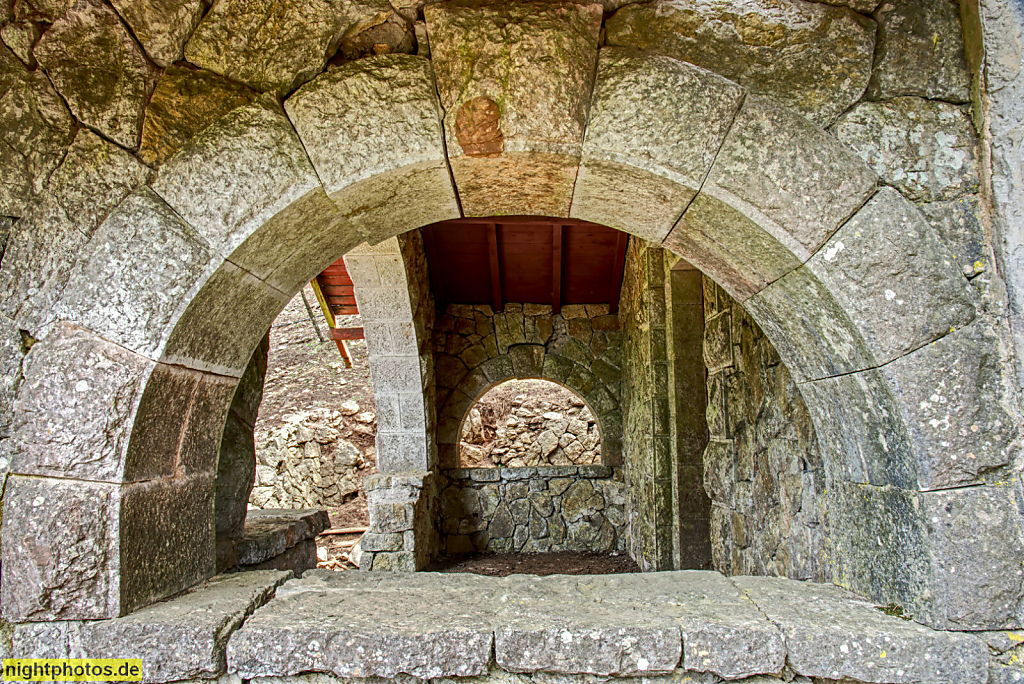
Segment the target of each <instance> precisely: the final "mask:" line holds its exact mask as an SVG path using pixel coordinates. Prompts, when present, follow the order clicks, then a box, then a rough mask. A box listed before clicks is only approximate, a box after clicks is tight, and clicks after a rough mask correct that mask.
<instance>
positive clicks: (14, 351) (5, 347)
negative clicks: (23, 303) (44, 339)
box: [0, 316, 25, 492]
mask: <svg viewBox="0 0 1024 684" xmlns="http://www.w3.org/2000/svg"><path fill="white" fill-rule="evenodd" d="M24 346H25V343H24V341H23V340H22V338H21V333H20V332H19V331H18V326H16V325H15V324H14V321H12V320H11V319H9V318H7V317H6V316H0V441H2V440H3V439H4V438H6V437H8V436H10V431H11V420H12V418H13V415H14V407H13V403H14V393H15V391H16V390H17V388H18V385H20V384H21V362H22V359H24V358H25V348H24ZM8 465H10V464H8ZM0 470H2V472H6V468H3V469H0ZM2 491H3V486H2V480H0V492H2Z"/></svg>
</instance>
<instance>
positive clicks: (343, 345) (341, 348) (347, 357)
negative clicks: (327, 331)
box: [331, 330, 352, 368]
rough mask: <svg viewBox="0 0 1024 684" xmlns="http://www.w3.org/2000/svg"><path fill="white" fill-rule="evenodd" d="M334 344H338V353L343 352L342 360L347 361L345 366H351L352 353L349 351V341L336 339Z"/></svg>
mask: <svg viewBox="0 0 1024 684" xmlns="http://www.w3.org/2000/svg"><path fill="white" fill-rule="evenodd" d="M331 332H334V331H333V330H332V331H331ZM334 344H336V345H338V353H339V354H341V360H342V361H344V362H345V368H351V367H352V355H351V354H349V353H348V343H347V342H345V340H334Z"/></svg>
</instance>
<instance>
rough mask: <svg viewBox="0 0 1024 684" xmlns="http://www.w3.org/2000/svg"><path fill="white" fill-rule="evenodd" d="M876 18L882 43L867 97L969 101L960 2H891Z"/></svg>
mask: <svg viewBox="0 0 1024 684" xmlns="http://www.w3.org/2000/svg"><path fill="white" fill-rule="evenodd" d="M875 19H876V20H877V21H878V45H877V47H876V50H875V68H874V70H873V71H872V73H871V81H870V82H869V83H868V91H867V94H868V97H870V98H871V99H872V100H887V99H890V98H893V97H899V96H901V95H916V96H917V97H926V98H928V99H931V100H946V101H950V102H967V101H968V100H969V99H970V96H971V92H970V88H971V73H970V71H969V70H968V66H967V59H966V57H965V56H964V40H963V29H961V27H960V6H959V3H957V2H955V1H953V0H936V1H935V2H915V1H914V0H890V1H887V2H884V3H882V5H881V6H880V7H879V8H878V12H877V13H876V14H875Z"/></svg>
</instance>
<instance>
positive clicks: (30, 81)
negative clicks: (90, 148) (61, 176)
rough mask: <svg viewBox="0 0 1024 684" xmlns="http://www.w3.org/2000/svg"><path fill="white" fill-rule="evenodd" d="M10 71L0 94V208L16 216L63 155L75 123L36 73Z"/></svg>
mask: <svg viewBox="0 0 1024 684" xmlns="http://www.w3.org/2000/svg"><path fill="white" fill-rule="evenodd" d="M15 74H16V72H14V73H11V76H12V77H13V78H11V80H10V81H9V82H8V84H7V87H6V88H5V90H6V93H5V94H4V95H3V97H2V99H0V135H2V137H3V145H2V146H0V169H2V170H3V174H2V176H3V182H2V183H0V211H2V212H3V213H4V214H8V215H10V216H21V215H22V213H23V212H24V211H25V209H26V206H27V205H28V203H29V201H30V200H31V198H32V196H33V195H35V194H36V193H38V192H40V191H41V190H42V189H43V185H44V184H45V183H46V180H47V179H48V178H49V177H50V174H51V173H53V170H54V169H56V168H57V165H58V164H60V162H61V160H62V159H63V158H64V154H65V152H66V151H67V148H68V145H70V144H71V140H72V139H73V138H74V135H75V122H74V119H72V118H71V113H70V112H69V111H68V108H67V105H66V104H64V100H62V99H61V98H60V96H59V95H58V94H57V92H56V91H55V90H54V89H53V86H51V85H50V81H49V79H47V78H46V76H45V75H44V74H43V73H42V72H40V71H31V72H28V73H24V74H22V75H21V76H20V77H17V76H15Z"/></svg>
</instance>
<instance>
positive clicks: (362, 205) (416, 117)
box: [285, 55, 459, 243]
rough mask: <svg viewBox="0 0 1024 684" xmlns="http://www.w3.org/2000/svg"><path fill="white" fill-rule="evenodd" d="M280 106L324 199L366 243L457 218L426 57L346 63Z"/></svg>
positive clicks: (364, 60)
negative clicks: (291, 126)
mask: <svg viewBox="0 0 1024 684" xmlns="http://www.w3.org/2000/svg"><path fill="white" fill-rule="evenodd" d="M285 109H286V110H287V112H288V116H289V118H290V119H291V121H292V123H294V125H295V129H296V130H297V131H298V134H299V137H300V138H301V139H302V142H303V145H304V146H305V149H306V151H307V152H308V153H309V157H310V159H311V160H312V162H313V166H314V168H315V169H316V171H317V174H318V175H319V177H320V179H321V180H322V181H323V184H324V189H325V190H326V192H327V194H328V195H329V196H330V197H331V199H332V200H334V202H335V203H336V204H337V206H338V208H339V209H340V212H341V214H342V215H343V216H344V217H345V218H346V219H347V220H348V221H349V222H351V223H352V224H353V225H354V226H356V228H357V229H358V230H359V231H360V233H361V234H362V236H363V238H364V239H365V240H367V241H369V242H371V243H377V242H380V241H381V240H384V239H386V238H389V237H391V236H393V235H397V234H400V233H404V232H406V231H408V230H411V229H413V228H418V227H420V226H422V225H426V224H429V223H434V222H436V221H442V220H445V219H450V218H457V217H458V216H459V207H458V203H457V201H456V199H455V191H454V189H453V188H452V183H451V177H450V175H449V173H448V167H447V164H446V161H445V156H444V143H443V138H442V133H441V113H440V109H439V104H438V100H437V91H436V89H435V86H434V76H433V71H432V69H431V65H430V61H429V60H427V59H425V58H422V57H413V56H410V55H381V56H379V57H369V58H366V59H361V60H358V61H355V62H351V63H349V64H345V65H343V66H340V67H337V68H335V69H331V70H330V71H328V72H327V73H324V74H322V75H320V76H318V77H317V78H315V79H314V80H313V81H311V82H310V83H308V84H306V85H304V86H303V87H302V88H300V89H299V90H298V91H297V92H296V93H295V94H294V95H293V96H292V97H291V98H289V99H288V101H287V102H286V103H285Z"/></svg>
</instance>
